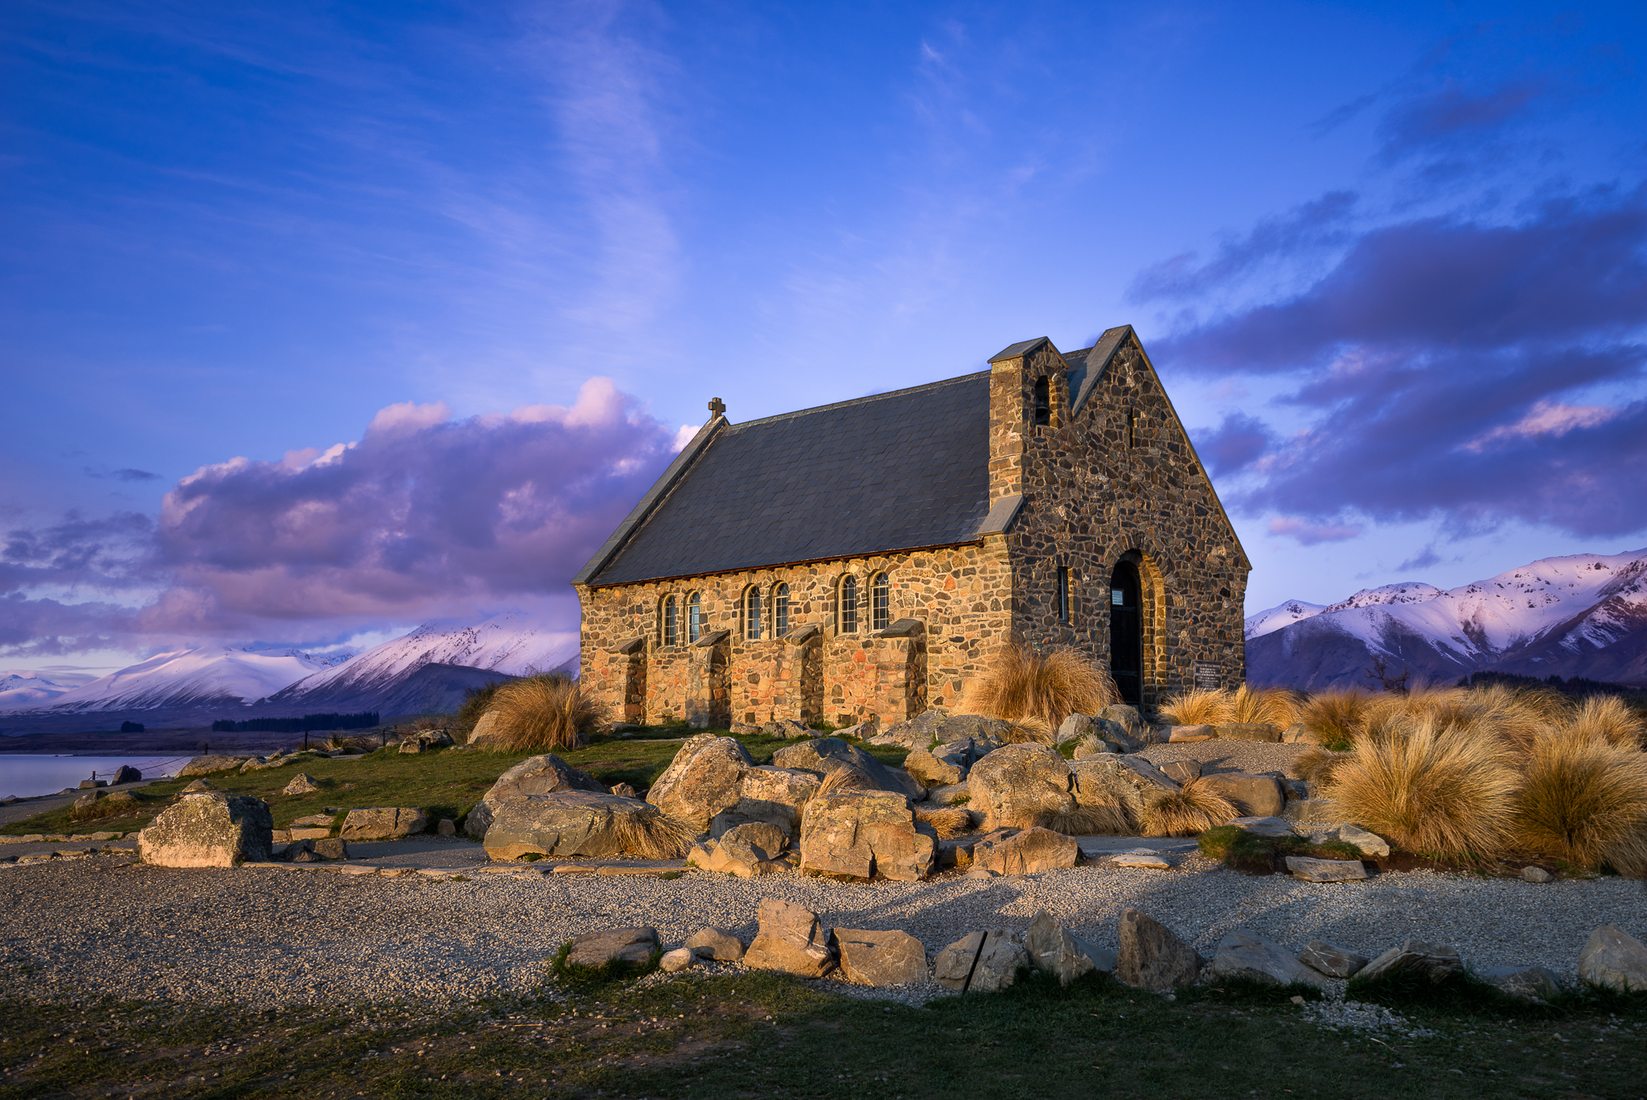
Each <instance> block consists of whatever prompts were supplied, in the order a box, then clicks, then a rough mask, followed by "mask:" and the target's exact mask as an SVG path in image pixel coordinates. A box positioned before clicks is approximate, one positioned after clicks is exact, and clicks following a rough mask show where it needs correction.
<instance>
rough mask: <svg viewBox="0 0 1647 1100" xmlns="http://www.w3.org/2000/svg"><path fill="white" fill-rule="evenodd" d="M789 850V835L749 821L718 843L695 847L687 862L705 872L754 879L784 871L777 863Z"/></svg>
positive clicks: (711, 842) (769, 825)
mask: <svg viewBox="0 0 1647 1100" xmlns="http://www.w3.org/2000/svg"><path fill="white" fill-rule="evenodd" d="M788 847H789V834H787V833H785V832H784V831H783V830H782V829H780V828H778V827H777V826H776V825H773V824H771V823H769V822H765V821H752V822H747V823H745V824H743V825H739V826H737V827H735V828H733V829H730V830H728V831H727V832H726V833H724V834H722V835H721V837H720V838H719V839H718V840H709V841H706V842H705V843H702V844H698V845H696V846H695V847H694V848H693V849H692V852H691V854H689V855H688V856H687V857H686V862H687V863H689V864H691V865H692V866H694V867H701V868H702V869H703V870H705V871H720V872H723V873H725V874H730V875H736V876H738V877H739V878H754V877H755V876H757V875H764V874H768V873H770V872H772V871H780V870H783V869H784V866H785V865H784V864H783V863H782V862H781V861H780V858H779V857H781V856H782V855H783V853H784V852H785V851H786V850H787V849H788Z"/></svg>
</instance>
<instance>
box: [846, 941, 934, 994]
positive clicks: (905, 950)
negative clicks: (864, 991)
mask: <svg viewBox="0 0 1647 1100" xmlns="http://www.w3.org/2000/svg"><path fill="white" fill-rule="evenodd" d="M835 949H836V950H837V951H838V952H839V953H840V957H841V963H840V965H841V975H842V976H843V977H844V978H846V980H847V981H849V982H852V983H853V984H854V985H867V986H874V987H876V988H886V987H889V986H899V985H918V984H920V983H922V982H924V981H926V978H927V970H926V946H925V945H924V944H923V943H921V941H920V940H918V939H916V938H915V937H914V936H911V935H910V934H909V933H908V932H878V931H873V930H869V929H863V928H837V929H835Z"/></svg>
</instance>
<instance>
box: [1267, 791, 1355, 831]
mask: <svg viewBox="0 0 1647 1100" xmlns="http://www.w3.org/2000/svg"><path fill="white" fill-rule="evenodd" d="M1281 816H1282V817H1284V818H1286V819H1287V820H1288V821H1290V822H1292V823H1293V824H1295V825H1297V826H1298V827H1299V828H1300V829H1303V830H1305V831H1306V832H1308V831H1313V830H1317V829H1320V830H1323V831H1326V830H1330V829H1334V828H1336V827H1337V826H1339V825H1342V824H1343V823H1344V815H1343V814H1341V813H1339V811H1338V807H1336V806H1334V805H1333V804H1332V802H1331V800H1330V799H1326V798H1299V799H1294V800H1292V801H1289V802H1288V803H1287V808H1286V809H1285V810H1283V811H1282V813H1281Z"/></svg>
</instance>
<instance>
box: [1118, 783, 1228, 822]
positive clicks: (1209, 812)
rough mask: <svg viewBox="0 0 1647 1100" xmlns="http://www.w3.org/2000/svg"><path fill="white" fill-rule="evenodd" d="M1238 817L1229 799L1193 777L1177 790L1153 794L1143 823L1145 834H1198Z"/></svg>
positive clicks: (1147, 805)
mask: <svg viewBox="0 0 1647 1100" xmlns="http://www.w3.org/2000/svg"><path fill="white" fill-rule="evenodd" d="M1239 816H1240V811H1238V810H1237V809H1236V808H1235V806H1234V804H1233V803H1231V802H1230V800H1229V799H1227V798H1225V797H1224V796H1223V795H1221V794H1219V793H1218V792H1217V791H1215V790H1213V789H1212V788H1211V787H1210V786H1208V785H1207V784H1205V783H1203V782H1201V780H1199V779H1191V780H1190V781H1189V782H1187V783H1185V784H1184V785H1183V786H1182V787H1180V788H1179V789H1178V790H1176V791H1161V792H1159V793H1157V794H1152V795H1150V796H1149V798H1148V799H1146V800H1145V802H1144V814H1143V817H1144V820H1143V821H1142V822H1141V824H1142V825H1143V827H1144V835H1145V836H1197V835H1199V834H1201V833H1204V832H1206V831H1207V830H1208V829H1212V828H1216V827H1217V826H1219V825H1223V824H1225V823H1226V822H1228V821H1229V820H1230V819H1231V818H1235V817H1239Z"/></svg>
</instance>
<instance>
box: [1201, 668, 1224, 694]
mask: <svg viewBox="0 0 1647 1100" xmlns="http://www.w3.org/2000/svg"><path fill="white" fill-rule="evenodd" d="M1223 686H1224V670H1223V669H1222V668H1221V667H1220V666H1219V664H1218V662H1217V661H1196V662H1195V687H1196V689H1197V690H1199V691H1217V690H1218V689H1219V688H1221V687H1223Z"/></svg>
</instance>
